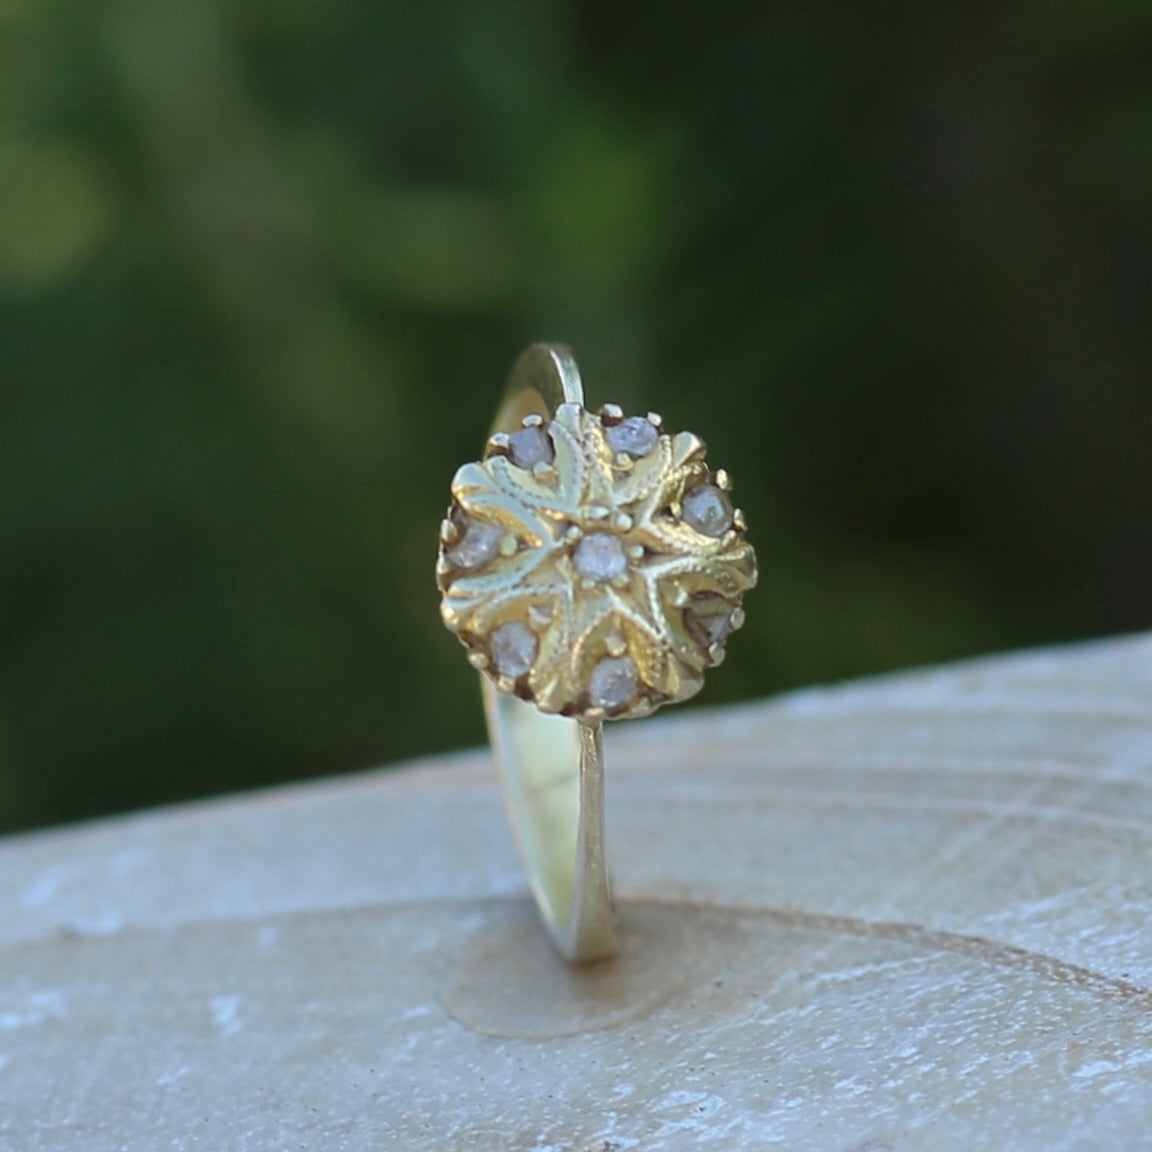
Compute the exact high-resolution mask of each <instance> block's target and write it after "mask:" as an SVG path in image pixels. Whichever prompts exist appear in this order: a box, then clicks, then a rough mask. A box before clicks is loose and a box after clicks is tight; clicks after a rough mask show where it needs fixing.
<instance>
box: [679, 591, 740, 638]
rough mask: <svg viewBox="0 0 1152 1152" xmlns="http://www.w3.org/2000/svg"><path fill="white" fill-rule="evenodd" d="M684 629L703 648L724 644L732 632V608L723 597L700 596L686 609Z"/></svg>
mask: <svg viewBox="0 0 1152 1152" xmlns="http://www.w3.org/2000/svg"><path fill="white" fill-rule="evenodd" d="M684 627H685V628H686V629H687V630H688V635H689V636H691V637H692V639H693V640H695V641H696V643H697V644H699V645H700V647H701V648H704V649H708V648H711V647H712V645H713V644H723V643H724V641H725V640H727V639H728V634H729V633H730V632H731V631H732V608H731V607H730V606H729V604H728V602H727V601H726V600H725V599H724V597H723V596H716V595H713V594H709V595H707V596H700V597H698V598H697V599H696V600H694V601H693V602H692V603H691V604H690V605H689V606H688V607H687V608H685V609H684Z"/></svg>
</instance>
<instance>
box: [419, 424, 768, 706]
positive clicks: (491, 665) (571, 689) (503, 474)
mask: <svg viewBox="0 0 1152 1152" xmlns="http://www.w3.org/2000/svg"><path fill="white" fill-rule="evenodd" d="M705 453H706V448H705V445H704V442H703V441H702V440H700V438H699V437H697V436H695V435H693V434H692V433H690V432H680V433H677V434H676V435H669V434H667V433H665V432H664V431H663V427H662V423H661V420H660V417H659V416H657V415H656V414H654V413H651V414H649V415H648V416H646V417H631V418H627V417H625V416H624V413H623V412H622V411H621V410H620V409H619V408H617V407H616V406H614V405H606V406H605V407H604V408H602V409H601V410H600V412H599V413H591V412H587V411H585V410H584V409H583V408H581V407H580V406H579V405H576V404H562V405H560V407H559V408H558V409H557V410H556V413H555V416H554V418H553V419H552V420H551V421H545V420H543V419H542V418H541V417H539V416H529V417H527V418H526V420H525V421H524V425H523V428H522V429H521V430H520V431H518V432H516V433H513V434H512V435H507V434H501V433H498V434H497V435H495V436H493V437H491V438H490V439H489V441H488V445H487V450H486V452H485V456H484V459H483V460H482V461H479V462H476V463H472V464H465V465H464V466H463V467H462V468H460V469H459V470H458V471H457V473H456V475H455V477H454V478H453V481H452V503H451V505H450V507H449V510H448V515H447V518H446V519H445V520H444V521H443V522H442V524H441V527H440V554H439V558H438V561H437V565H436V575H437V582H438V584H439V587H440V590H441V592H442V594H443V598H442V601H441V608H440V612H441V618H442V619H443V621H444V624H445V625H446V627H448V628H449V629H450V630H451V631H452V632H454V633H456V635H457V636H458V638H459V639H460V641H461V642H462V643H463V644H464V646H465V647H466V648H467V649H468V658H469V660H470V662H471V663H472V664H473V665H474V666H475V667H476V668H478V669H480V671H482V672H483V673H484V674H485V675H487V676H489V677H490V678H491V679H492V680H493V681H494V682H495V684H496V686H497V688H498V689H499V690H500V691H502V692H506V693H511V694H514V695H516V696H519V697H521V698H522V699H524V700H528V701H531V702H533V703H535V704H536V705H537V706H538V707H539V708H540V709H542V710H543V711H545V712H551V713H559V714H562V715H566V716H578V717H583V718H585V719H588V720H599V719H605V718H635V717H640V716H645V715H648V714H649V713H651V712H653V711H654V710H655V709H656V708H658V707H660V706H661V705H663V704H666V703H669V702H673V701H679V700H686V699H687V698H688V697H690V696H692V695H694V694H695V693H696V692H698V691H699V690H700V688H701V686H702V685H703V676H704V671H705V669H706V668H709V667H711V666H715V665H717V664H719V663H720V661H721V660H722V659H723V657H724V644H725V642H726V640H727V637H728V635H729V633H730V632H731V631H732V630H734V629H736V628H739V627H740V626H741V624H742V623H743V619H744V616H743V610H742V608H741V601H742V598H743V595H744V593H745V592H746V591H747V590H748V589H749V588H752V587H753V586H754V585H755V583H756V557H755V553H754V551H753V549H752V546H751V545H750V544H749V543H748V542H747V540H746V539H745V535H744V534H745V522H744V516H743V514H742V513H741V512H740V510H739V509H736V508H733V507H732V504H731V500H730V497H729V491H730V489H731V482H730V480H729V478H728V476H727V474H726V473H725V472H723V471H716V472H713V471H711V470H710V469H709V467H708V465H707V463H706V461H705Z"/></svg>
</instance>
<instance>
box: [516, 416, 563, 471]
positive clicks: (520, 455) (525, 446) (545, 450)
mask: <svg viewBox="0 0 1152 1152" xmlns="http://www.w3.org/2000/svg"><path fill="white" fill-rule="evenodd" d="M508 456H509V459H510V460H511V461H512V463H513V464H515V465H516V467H517V468H528V469H531V468H534V467H535V466H536V465H537V464H551V463H552V461H553V460H555V459H556V449H555V448H553V447H552V441H551V440H549V439H548V433H547V432H545V431H544V429H543V428H540V427H535V426H534V427H530V428H521V429H520V430H519V431H517V432H513V433H512V435H511V436H510V437H509V450H508Z"/></svg>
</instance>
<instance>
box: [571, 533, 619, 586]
mask: <svg viewBox="0 0 1152 1152" xmlns="http://www.w3.org/2000/svg"><path fill="white" fill-rule="evenodd" d="M572 562H573V563H574V564H575V565H576V571H577V572H579V573H580V575H581V576H583V577H584V578H585V579H587V580H600V581H608V580H613V579H615V577H617V576H621V575H623V574H624V573H625V572H627V571H628V557H627V555H625V552H624V545H623V544H622V543H621V542H620V538H619V537H618V536H612V535H610V534H609V533H607V532H589V533H588V535H587V536H585V537H584V539H583V540H581V541H580V543H579V544H578V545H577V546H576V551H575V552H574V553H573V555H572Z"/></svg>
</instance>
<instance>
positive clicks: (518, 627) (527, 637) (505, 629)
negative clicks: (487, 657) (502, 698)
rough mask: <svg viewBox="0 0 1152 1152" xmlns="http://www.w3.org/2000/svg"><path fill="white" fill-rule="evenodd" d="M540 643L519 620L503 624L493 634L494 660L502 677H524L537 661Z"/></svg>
mask: <svg viewBox="0 0 1152 1152" xmlns="http://www.w3.org/2000/svg"><path fill="white" fill-rule="evenodd" d="M539 647H540V642H539V641H538V640H537V639H536V636H535V634H534V633H533V631H532V629H531V628H529V627H528V625H527V624H523V623H521V622H520V621H519V620H510V621H509V622H508V623H507V624H501V625H500V627H499V628H497V629H496V630H495V631H494V632H493V633H492V659H493V662H494V663H495V665H496V671H497V672H499V673H500V675H501V676H513V677H515V676H523V675H524V674H525V673H526V672H527V671H528V670H529V669H530V668H531V667H532V662H533V661H534V660H535V659H536V652H537V650H538V649H539Z"/></svg>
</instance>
